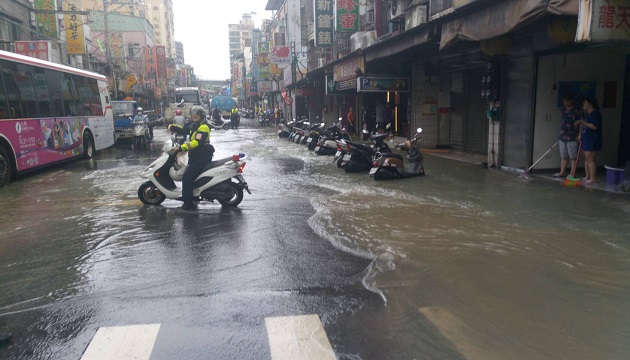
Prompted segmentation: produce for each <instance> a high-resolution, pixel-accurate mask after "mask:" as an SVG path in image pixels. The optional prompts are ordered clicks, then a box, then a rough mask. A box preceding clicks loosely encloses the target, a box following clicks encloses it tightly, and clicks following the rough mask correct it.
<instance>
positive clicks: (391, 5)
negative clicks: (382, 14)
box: [387, 0, 408, 20]
mask: <svg viewBox="0 0 630 360" xmlns="http://www.w3.org/2000/svg"><path fill="white" fill-rule="evenodd" d="M407 6H408V4H407V3H406V1H405V0H389V2H388V3H387V16H388V17H389V19H390V20H391V19H395V18H397V17H399V16H404V15H405V10H406V9H407Z"/></svg>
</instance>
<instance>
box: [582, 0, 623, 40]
mask: <svg viewBox="0 0 630 360" xmlns="http://www.w3.org/2000/svg"><path fill="white" fill-rule="evenodd" d="M616 40H626V41H627V40H630V4H628V0H580V4H579V13H578V28H577V34H576V37H575V41H577V42H581V41H616Z"/></svg>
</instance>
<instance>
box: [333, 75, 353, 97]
mask: <svg viewBox="0 0 630 360" xmlns="http://www.w3.org/2000/svg"><path fill="white" fill-rule="evenodd" d="M356 88H357V79H349V80H344V81H335V80H334V79H333V78H332V76H331V75H326V95H348V90H352V93H354V92H355V91H356Z"/></svg>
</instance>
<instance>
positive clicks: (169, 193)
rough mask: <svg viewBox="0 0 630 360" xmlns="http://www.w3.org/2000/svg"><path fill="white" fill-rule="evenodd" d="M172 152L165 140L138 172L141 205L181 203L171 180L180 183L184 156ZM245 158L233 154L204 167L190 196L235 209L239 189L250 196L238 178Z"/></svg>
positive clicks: (240, 197)
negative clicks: (159, 151)
mask: <svg viewBox="0 0 630 360" xmlns="http://www.w3.org/2000/svg"><path fill="white" fill-rule="evenodd" d="M175 149H177V148H173V147H172V142H171V140H167V141H166V142H165V143H164V147H163V148H162V151H163V152H162V155H161V156H160V157H159V158H157V159H156V160H155V161H154V162H153V163H151V165H149V166H148V167H147V168H146V169H145V170H144V171H143V172H142V174H141V176H142V177H143V178H145V179H147V181H146V182H145V183H143V184H142V185H140V188H139V189H138V197H139V198H140V201H142V203H143V204H146V205H159V204H161V203H162V202H163V201H164V200H166V199H173V200H179V201H182V188H181V187H180V186H177V185H176V184H175V181H181V180H182V178H183V176H184V172H186V168H187V167H188V162H187V158H188V153H187V152H182V151H178V150H175ZM245 159H246V157H245V154H235V155H232V157H228V158H224V159H219V160H214V161H211V162H209V163H208V164H206V166H205V167H204V169H203V171H202V173H201V174H200V175H199V176H198V177H197V178H196V179H195V181H194V183H193V185H194V189H193V196H194V197H195V198H197V199H199V200H202V201H210V202H213V201H214V200H217V201H218V202H219V203H220V204H221V205H223V206H230V207H235V206H238V204H240V203H241V201H242V200H243V190H245V191H247V193H248V194H250V195H251V192H250V191H249V187H248V186H247V183H246V182H245V179H244V178H243V175H242V173H243V168H244V167H245V164H246V162H245V161H244V160H245Z"/></svg>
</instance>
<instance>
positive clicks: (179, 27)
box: [173, 0, 272, 80]
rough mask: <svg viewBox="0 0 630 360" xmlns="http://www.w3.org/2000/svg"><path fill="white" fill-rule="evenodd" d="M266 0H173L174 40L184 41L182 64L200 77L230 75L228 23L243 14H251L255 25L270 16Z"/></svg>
mask: <svg viewBox="0 0 630 360" xmlns="http://www.w3.org/2000/svg"><path fill="white" fill-rule="evenodd" d="M265 6H267V0H173V12H174V14H175V41H181V42H182V43H184V57H185V60H186V64H188V65H192V67H194V68H195V75H197V76H198V77H200V78H201V79H204V80H225V79H229V78H230V52H229V47H228V24H238V22H239V20H241V17H242V15H243V14H246V13H252V12H255V13H256V15H253V16H252V17H253V19H254V20H255V24H256V27H260V23H261V21H262V19H269V18H271V14H272V12H271V11H265Z"/></svg>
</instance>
